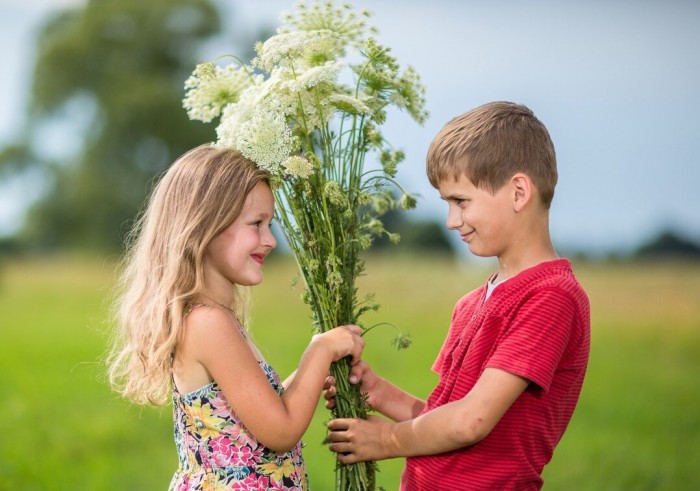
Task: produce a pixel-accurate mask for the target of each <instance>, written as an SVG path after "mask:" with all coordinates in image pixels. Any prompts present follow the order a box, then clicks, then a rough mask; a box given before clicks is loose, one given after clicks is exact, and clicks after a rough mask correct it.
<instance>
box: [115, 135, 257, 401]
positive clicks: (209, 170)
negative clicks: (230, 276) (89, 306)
mask: <svg viewBox="0 0 700 491" xmlns="http://www.w3.org/2000/svg"><path fill="white" fill-rule="evenodd" d="M268 179H269V175H268V173H267V172H266V171H263V170H261V169H259V168H258V167H257V166H256V165H255V163H254V162H251V161H250V160H248V159H246V158H245V157H243V156H242V155H241V154H240V153H239V152H237V151H234V150H231V149H226V148H219V147H215V146H213V145H202V146H199V147H197V148H194V149H192V150H190V151H189V152H187V153H186V154H184V155H183V156H182V157H180V158H179V159H178V160H177V161H176V162H175V163H174V164H173V165H172V166H171V167H170V168H169V169H168V171H167V172H166V173H165V174H164V175H163V177H162V179H161V180H160V182H159V183H158V184H157V185H156V187H155V189H154V190H153V192H152V194H151V196H150V198H149V201H148V206H147V208H146V209H145V211H144V212H143V213H142V214H141V216H140V217H139V219H138V220H137V222H136V224H135V226H134V228H133V230H132V231H131V233H130V235H129V239H128V241H127V246H128V247H127V252H126V254H125V256H124V260H123V265H122V266H123V270H122V274H121V278H120V281H119V284H118V285H119V290H118V299H117V301H116V302H115V304H114V309H113V316H114V318H115V321H116V324H117V325H118V331H117V333H116V336H115V338H114V342H113V345H112V349H111V352H110V354H109V357H108V365H109V380H110V383H111V385H112V387H113V388H114V390H116V391H117V392H119V393H120V394H122V395H124V396H126V397H128V398H129V399H131V400H132V401H134V402H136V403H139V404H145V403H151V404H154V405H162V404H164V403H165V402H166V401H167V400H168V398H169V395H170V390H171V367H172V357H173V354H174V352H175V349H176V347H177V345H178V342H179V340H180V338H181V333H182V325H183V319H184V317H185V315H186V314H187V311H188V309H189V307H190V305H191V304H192V303H193V301H194V300H195V299H196V298H197V297H198V296H199V295H201V294H202V293H203V285H204V270H203V267H202V264H203V260H204V256H205V253H206V250H207V247H208V245H209V243H210V242H211V240H212V239H213V238H214V237H216V236H217V235H218V234H219V233H220V232H221V231H223V230H224V229H225V228H226V227H228V226H229V225H230V224H231V223H233V221H234V220H235V219H236V218H238V216H239V215H240V213H241V211H242V208H243V205H244V203H245V199H246V196H247V195H248V193H250V191H251V190H252V189H253V188H254V187H255V185H256V184H257V183H258V182H260V181H268ZM236 298H237V300H236V302H235V305H234V308H235V309H236V310H237V311H240V309H241V301H240V295H237V297H236Z"/></svg>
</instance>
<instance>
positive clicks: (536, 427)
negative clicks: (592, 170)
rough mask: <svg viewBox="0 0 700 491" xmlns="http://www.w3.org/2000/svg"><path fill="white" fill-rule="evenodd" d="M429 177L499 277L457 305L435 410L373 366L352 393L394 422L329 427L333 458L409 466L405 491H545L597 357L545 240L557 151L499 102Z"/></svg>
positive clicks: (519, 109) (449, 148)
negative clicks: (358, 391) (548, 468)
mask: <svg viewBox="0 0 700 491" xmlns="http://www.w3.org/2000/svg"><path fill="white" fill-rule="evenodd" d="M427 173H428V178H429V179H430V182H431V184H432V185H433V186H434V187H435V188H437V189H438V191H439V192H440V196H441V197H442V199H444V200H445V201H446V202H447V204H448V207H449V208H448V214H447V226H448V228H450V229H452V230H456V231H458V232H459V234H460V235H461V237H462V240H463V241H464V242H466V243H467V244H468V246H469V249H470V251H471V252H472V253H473V254H475V255H477V256H495V257H496V258H497V259H498V269H497V272H496V273H495V274H493V275H492V276H491V277H490V278H489V279H488V281H487V283H486V285H484V286H482V287H480V288H478V289H476V290H475V291H473V292H471V293H469V294H467V295H466V296H465V297H463V298H462V299H461V300H459V302H458V303H457V305H456V307H455V309H454V313H453V316H452V322H451V326H450V330H449V333H448V335H447V339H446V340H445V343H444V345H443V347H442V349H441V350H440V353H439V355H438V357H437V360H436V361H435V364H434V365H433V370H434V371H435V372H437V373H438V374H439V376H440V381H439V383H438V385H437V387H436V388H435V389H434V390H433V392H432V393H431V394H430V396H429V398H428V400H427V401H422V400H420V399H418V398H416V397H414V396H412V395H410V394H408V393H406V392H404V391H402V390H401V389H399V388H398V387H396V386H394V385H392V384H391V383H389V382H388V381H386V380H384V379H382V378H380V377H378V376H377V375H376V374H374V372H372V370H371V369H370V368H369V367H368V366H367V364H366V363H364V362H361V363H360V364H359V365H357V366H356V367H354V368H353V371H352V374H351V382H353V381H354V383H361V384H362V390H363V391H365V392H367V394H368V397H369V399H368V403H369V404H370V405H371V406H372V407H373V408H374V409H375V410H376V411H378V412H379V413H381V414H383V415H385V416H387V417H388V418H391V419H392V420H393V422H392V421H387V420H386V419H384V418H378V417H371V418H370V419H369V420H367V421H363V420H354V419H337V420H333V421H331V422H330V423H329V425H328V427H329V429H330V430H331V432H330V434H329V441H330V442H332V443H331V445H330V448H331V450H332V451H334V452H337V453H338V460H339V461H340V462H343V463H352V462H357V461H365V460H382V459H387V458H393V457H407V460H406V466H405V469H404V472H403V475H402V478H401V489H402V490H427V489H430V490H464V489H497V490H506V489H517V490H525V489H528V490H529V489H540V488H541V487H542V477H541V473H542V469H543V468H544V466H545V465H546V464H547V463H548V462H549V461H550V459H551V458H552V453H553V451H554V447H555V446H556V445H557V443H558V442H559V440H560V439H561V437H562V435H563V434H564V430H565V429H566V427H567V425H568V423H569V420H570V419H571V415H572V413H573V411H574V408H575V407H576V403H577V401H578V398H579V394H580V391H581V385H582V383H583V378H584V375H585V372H586V367H587V364H588V354H589V347H590V310H589V303H588V297H587V296H586V294H585V292H584V291H583V289H582V288H581V286H580V285H579V283H578V282H577V280H576V278H575V277H574V275H573V272H572V271H571V264H570V262H569V261H568V260H566V259H560V258H559V257H558V256H557V253H556V251H555V250H554V247H553V245H552V243H551V240H550V236H549V219H548V216H549V206H550V203H551V201H552V197H553V195H554V187H555V184H556V181H557V170H556V157H555V153H554V146H553V144H552V142H551V139H550V137H549V133H548V132H547V129H546V128H545V127H544V125H543V124H542V123H541V122H540V121H539V120H538V119H537V118H536V117H535V115H534V114H533V113H532V111H530V110H529V109H528V108H527V107H524V106H521V105H518V104H513V103H509V102H493V103H489V104H485V105H483V106H480V107H477V108H476V109H473V110H472V111H469V112H467V113H466V114H464V115H462V116H459V117H457V118H455V119H453V120H452V121H450V122H449V123H448V124H447V125H446V126H445V127H444V128H443V129H442V130H441V131H440V132H439V133H438V135H437V136H436V137H435V139H434V140H433V142H432V144H431V145H430V148H429V150H428V156H427ZM333 395H334V388H332V389H330V390H327V391H326V399H328V400H329V402H328V405H330V406H332V405H333V404H334V400H333Z"/></svg>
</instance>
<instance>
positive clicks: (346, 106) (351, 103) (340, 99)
mask: <svg viewBox="0 0 700 491" xmlns="http://www.w3.org/2000/svg"><path fill="white" fill-rule="evenodd" d="M328 102H330V104H331V105H332V106H333V107H335V108H337V109H340V110H341V111H345V112H347V113H351V114H371V113H372V110H371V109H370V108H369V106H367V104H365V103H364V102H362V101H361V100H360V99H358V98H357V97H353V96H351V95H346V94H331V95H330V96H328Z"/></svg>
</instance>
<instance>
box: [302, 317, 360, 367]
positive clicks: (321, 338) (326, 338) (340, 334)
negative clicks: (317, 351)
mask: <svg viewBox="0 0 700 491" xmlns="http://www.w3.org/2000/svg"><path fill="white" fill-rule="evenodd" d="M361 334H362V328H361V327H359V326H355V325H348V326H340V327H336V328H334V329H331V330H330V331H326V332H324V333H321V334H316V335H314V336H313V337H312V338H311V345H320V346H323V347H324V348H326V349H327V350H329V351H330V353H331V358H332V360H331V361H338V360H340V359H341V358H345V357H346V356H351V357H352V360H351V361H350V365H356V364H357V363H358V362H359V361H360V357H361V356H362V350H363V349H364V347H365V340H364V339H362V336H361Z"/></svg>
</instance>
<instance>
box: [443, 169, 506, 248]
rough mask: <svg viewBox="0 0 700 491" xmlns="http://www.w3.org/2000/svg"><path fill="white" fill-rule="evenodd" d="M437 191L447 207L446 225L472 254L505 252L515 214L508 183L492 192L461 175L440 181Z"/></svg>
mask: <svg viewBox="0 0 700 491" xmlns="http://www.w3.org/2000/svg"><path fill="white" fill-rule="evenodd" d="M438 191H439V192H440V197H441V198H442V199H444V200H445V201H447V205H448V207H449V208H448V211H447V228H449V229H450V230H456V231H458V232H459V235H460V236H461V237H462V240H463V241H464V242H466V243H467V245H468V246H469V250H470V251H471V252H472V254H474V255H476V256H482V257H493V256H502V255H503V254H504V253H505V252H506V249H507V247H508V244H509V238H511V237H512V234H511V231H512V224H513V218H514V216H515V212H514V209H513V199H512V197H513V193H512V190H511V188H510V186H508V185H506V186H503V187H502V188H501V189H499V190H498V191H496V192H495V193H494V194H491V193H489V192H488V191H486V190H485V189H481V188H477V187H476V186H474V184H473V183H472V182H471V181H470V180H469V179H468V178H467V177H466V176H464V175H462V176H460V177H459V178H458V179H457V180H452V179H447V180H445V181H442V182H440V184H439V185H438Z"/></svg>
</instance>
